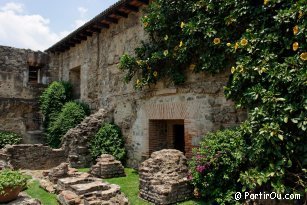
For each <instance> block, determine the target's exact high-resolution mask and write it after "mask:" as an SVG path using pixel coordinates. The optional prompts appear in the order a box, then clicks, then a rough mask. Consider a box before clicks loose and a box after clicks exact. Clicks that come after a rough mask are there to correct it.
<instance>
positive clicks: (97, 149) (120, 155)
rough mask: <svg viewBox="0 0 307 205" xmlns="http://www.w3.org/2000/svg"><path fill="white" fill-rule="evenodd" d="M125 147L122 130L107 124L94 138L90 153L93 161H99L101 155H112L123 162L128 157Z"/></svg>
mask: <svg viewBox="0 0 307 205" xmlns="http://www.w3.org/2000/svg"><path fill="white" fill-rule="evenodd" d="M124 145H125V141H124V139H123V136H122V133H121V130H120V128H119V127H118V126H117V125H115V124H110V123H105V124H103V125H102V127H101V128H100V129H99V131H98V133H97V134H96V135H95V136H94V137H93V138H92V140H91V142H90V153H91V155H92V157H93V159H97V157H99V156H100V155H101V154H111V155H113V156H114V157H115V158H116V159H117V160H120V161H122V162H123V161H124V159H125V157H126V150H125V147H124Z"/></svg>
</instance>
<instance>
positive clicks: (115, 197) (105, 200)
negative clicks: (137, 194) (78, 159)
mask: <svg viewBox="0 0 307 205" xmlns="http://www.w3.org/2000/svg"><path fill="white" fill-rule="evenodd" d="M44 175H45V176H46V178H45V179H44V180H40V184H41V187H42V188H44V189H45V190H46V191H48V192H51V193H56V194H58V197H57V198H58V201H59V203H60V204H61V205H113V204H118V205H128V204H129V202H128V199H127V198H126V197H125V196H124V195H123V194H122V193H121V191H120V187H119V186H118V185H115V184H109V183H107V182H103V181H102V180H101V178H96V177H93V176H91V175H90V174H88V173H81V172H78V171H77V170H76V169H73V168H70V167H69V166H68V163H62V164H60V165H59V166H58V167H55V168H53V169H51V170H50V171H46V172H44Z"/></svg>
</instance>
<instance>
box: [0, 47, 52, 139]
mask: <svg viewBox="0 0 307 205" xmlns="http://www.w3.org/2000/svg"><path fill="white" fill-rule="evenodd" d="M48 61H49V58H48V55H47V54H46V53H43V52H34V51H31V50H25V49H17V48H11V47H6V46H0V130H6V131H14V132H16V133H19V134H21V135H23V137H24V138H23V142H24V143H40V142H42V135H41V132H40V128H41V115H40V113H39V108H38V100H37V98H38V96H39V95H40V93H41V91H42V89H43V88H44V87H45V84H48V83H49V82H50V81H51V80H53V79H54V78H56V76H54V74H55V73H54V74H52V73H53V72H50V70H49V66H48Z"/></svg>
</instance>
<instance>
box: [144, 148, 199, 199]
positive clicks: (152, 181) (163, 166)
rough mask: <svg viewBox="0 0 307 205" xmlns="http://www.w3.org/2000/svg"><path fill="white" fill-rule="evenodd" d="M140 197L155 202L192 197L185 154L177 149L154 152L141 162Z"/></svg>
mask: <svg viewBox="0 0 307 205" xmlns="http://www.w3.org/2000/svg"><path fill="white" fill-rule="evenodd" d="M139 174H140V187H139V189H140V197H141V198H143V199H145V200H147V201H150V202H152V203H154V204H175V203H177V202H180V201H185V200H187V199H189V198H191V197H192V192H193V191H192V187H191V186H190V185H189V183H188V179H187V175H188V166H187V159H186V157H185V156H184V154H183V153H182V152H180V151H178V150H175V149H164V150H161V151H157V152H153V153H152V154H151V158H149V159H148V160H146V161H144V162H143V163H141V165H140V167H139Z"/></svg>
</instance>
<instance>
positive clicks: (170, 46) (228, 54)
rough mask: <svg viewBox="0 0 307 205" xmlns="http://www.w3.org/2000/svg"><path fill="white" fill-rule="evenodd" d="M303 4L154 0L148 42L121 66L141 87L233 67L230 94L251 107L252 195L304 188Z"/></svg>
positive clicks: (300, 0) (246, 178) (247, 175)
mask: <svg viewBox="0 0 307 205" xmlns="http://www.w3.org/2000/svg"><path fill="white" fill-rule="evenodd" d="M306 11H307V4H306V1H305V0H215V1H211V0H196V1H185V0H172V1H169V0H156V1H154V2H152V3H151V4H150V6H149V7H148V8H147V11H146V14H145V15H144V16H143V18H142V23H143V25H144V29H145V30H146V31H147V33H148V35H149V37H150V38H149V41H148V42H143V44H142V45H141V46H140V47H139V48H137V49H136V50H135V55H127V54H125V55H123V56H122V57H121V60H120V65H119V68H120V69H122V70H123V71H125V73H126V76H125V81H126V82H130V81H133V82H132V83H133V84H134V86H135V87H136V88H143V87H145V86H148V85H150V84H154V83H156V82H157V81H158V80H160V79H162V78H164V79H165V78H166V79H169V80H171V81H172V82H174V84H181V83H184V80H185V71H186V70H187V69H190V70H192V71H194V72H209V73H218V72H220V71H223V70H225V69H229V70H231V74H230V78H229V82H228V85H227V87H226V88H225V94H226V97H227V98H229V99H232V100H233V101H235V102H236V105H237V106H238V107H243V108H248V110H249V118H248V120H247V122H246V123H244V125H242V126H241V128H240V129H241V131H242V132H241V133H243V134H242V135H244V138H245V140H246V144H247V146H248V148H247V151H246V152H247V153H246V154H247V159H248V160H247V167H245V169H244V170H241V173H240V178H239V182H240V183H241V185H242V187H244V189H247V190H261V189H262V190H263V189H265V190H275V191H277V192H279V193H286V192H288V193H291V192H296V191H301V192H302V193H304V192H306V191H307V188H306V187H307V178H306V175H307V174H306V168H307V160H306V159H307V132H306V130H307V114H306V113H307V67H306V61H307V45H306Z"/></svg>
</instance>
